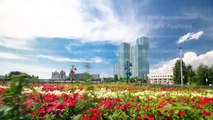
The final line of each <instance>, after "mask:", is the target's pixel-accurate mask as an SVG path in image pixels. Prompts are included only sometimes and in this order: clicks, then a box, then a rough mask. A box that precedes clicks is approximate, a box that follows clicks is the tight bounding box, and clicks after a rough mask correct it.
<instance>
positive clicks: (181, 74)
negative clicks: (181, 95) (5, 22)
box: [180, 47, 183, 86]
mask: <svg viewBox="0 0 213 120" xmlns="http://www.w3.org/2000/svg"><path fill="white" fill-rule="evenodd" d="M180 80H181V85H182V86H183V68H182V47H180Z"/></svg>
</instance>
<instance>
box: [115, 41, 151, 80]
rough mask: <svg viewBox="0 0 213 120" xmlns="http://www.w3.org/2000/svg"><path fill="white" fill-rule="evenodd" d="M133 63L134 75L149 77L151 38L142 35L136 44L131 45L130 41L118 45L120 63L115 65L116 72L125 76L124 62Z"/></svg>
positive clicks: (120, 75)
mask: <svg viewBox="0 0 213 120" xmlns="http://www.w3.org/2000/svg"><path fill="white" fill-rule="evenodd" d="M126 61H130V62H131V63H132V68H131V72H132V76H131V77H137V78H144V77H147V74H148V73H149V39H148V38H147V37H140V38H138V39H136V44H135V45H132V46H131V47H130V44H128V43H121V44H120V45H119V47H118V63H117V64H116V65H115V66H114V74H117V75H118V76H119V77H126V76H125V69H124V64H125V63H126Z"/></svg>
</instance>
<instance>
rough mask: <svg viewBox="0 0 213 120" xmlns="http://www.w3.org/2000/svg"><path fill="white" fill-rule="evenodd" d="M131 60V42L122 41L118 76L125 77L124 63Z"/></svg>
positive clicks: (119, 48)
mask: <svg viewBox="0 0 213 120" xmlns="http://www.w3.org/2000/svg"><path fill="white" fill-rule="evenodd" d="M126 61H130V44H128V43H121V44H120V45H119V47H118V73H119V74H118V76H119V77H125V70H124V64H125V62H126Z"/></svg>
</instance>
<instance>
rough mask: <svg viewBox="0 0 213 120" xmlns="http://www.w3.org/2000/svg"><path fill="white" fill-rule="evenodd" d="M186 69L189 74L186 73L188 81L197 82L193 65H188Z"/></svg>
mask: <svg viewBox="0 0 213 120" xmlns="http://www.w3.org/2000/svg"><path fill="white" fill-rule="evenodd" d="M186 70H187V74H186V77H187V82H188V83H195V82H196V81H195V76H196V74H195V71H194V70H193V69H192V66H191V65H188V66H187V67H186Z"/></svg>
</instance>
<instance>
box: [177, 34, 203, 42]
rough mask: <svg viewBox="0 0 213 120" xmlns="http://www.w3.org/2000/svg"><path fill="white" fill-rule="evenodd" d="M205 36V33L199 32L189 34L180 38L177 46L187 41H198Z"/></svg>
mask: <svg viewBox="0 0 213 120" xmlns="http://www.w3.org/2000/svg"><path fill="white" fill-rule="evenodd" d="M203 34H204V32H203V31H199V32H197V33H194V32H189V33H187V34H186V35H184V36H182V37H180V38H179V40H178V41H177V44H180V43H183V42H185V41H190V40H198V39H199V38H200V37H201V36H202V35H203Z"/></svg>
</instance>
